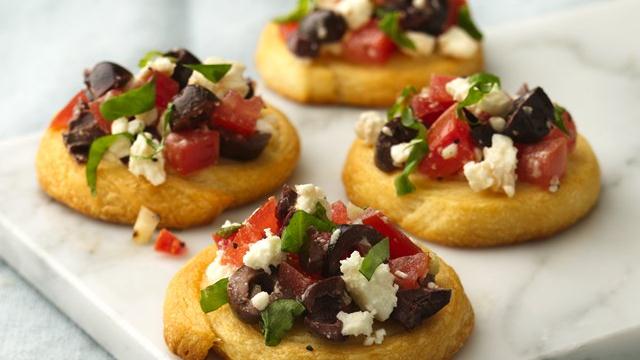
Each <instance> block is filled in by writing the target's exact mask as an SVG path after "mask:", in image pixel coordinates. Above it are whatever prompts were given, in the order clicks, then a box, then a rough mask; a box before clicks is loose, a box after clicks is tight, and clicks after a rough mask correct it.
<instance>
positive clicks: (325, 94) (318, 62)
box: [256, 23, 484, 106]
mask: <svg viewBox="0 0 640 360" xmlns="http://www.w3.org/2000/svg"><path fill="white" fill-rule="evenodd" d="M256 64H257V66H258V70H259V71H260V75H261V76H262V79H263V80H264V82H265V83H266V84H267V86H269V87H270V88H272V89H274V90H275V91H277V92H278V93H280V94H282V95H284V96H286V97H288V98H291V99H293V100H296V101H299V102H304V103H327V104H333V103H338V104H347V105H360V106H388V105H391V104H393V102H394V101H395V99H396V97H397V96H398V94H399V93H400V92H401V91H402V89H403V88H404V87H405V86H407V85H413V86H415V87H416V88H417V89H420V88H422V87H424V86H426V85H428V83H429V79H430V78H431V74H443V75H455V76H466V75H470V74H473V73H476V72H478V71H481V70H482V69H483V68H484V60H483V55H482V51H478V53H477V54H476V56H474V57H473V58H471V59H468V60H459V59H453V58H449V57H445V56H442V55H439V54H434V55H432V56H430V57H415V58H414V57H409V56H406V55H403V54H397V55H394V56H393V58H392V59H391V60H390V61H389V62H388V63H386V64H385V65H383V66H378V65H361V64H353V63H349V62H347V61H344V60H341V59H339V58H336V57H328V56H322V57H320V58H318V59H314V60H313V61H309V60H301V59H299V58H297V57H296V56H294V55H293V54H292V53H291V51H289V49H288V48H287V46H286V44H285V42H284V41H283V40H282V38H281V36H280V34H279V30H278V26H277V25H276V24H274V23H270V24H268V25H267V26H266V27H265V29H264V30H263V32H262V35H261V37H260V41H259V43H258V50H257V53H256Z"/></svg>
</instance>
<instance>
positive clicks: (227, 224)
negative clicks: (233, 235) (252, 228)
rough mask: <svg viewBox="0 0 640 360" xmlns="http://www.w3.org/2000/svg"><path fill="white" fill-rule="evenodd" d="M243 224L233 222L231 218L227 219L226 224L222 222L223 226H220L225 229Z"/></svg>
mask: <svg viewBox="0 0 640 360" xmlns="http://www.w3.org/2000/svg"><path fill="white" fill-rule="evenodd" d="M241 225H242V224H240V223H237V222H231V221H229V220H225V221H224V224H222V226H220V229H222V230H225V229H228V228H232V227H236V226H241Z"/></svg>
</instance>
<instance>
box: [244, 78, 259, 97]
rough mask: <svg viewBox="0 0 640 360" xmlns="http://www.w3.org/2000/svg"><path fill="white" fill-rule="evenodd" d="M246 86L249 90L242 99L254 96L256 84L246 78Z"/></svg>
mask: <svg viewBox="0 0 640 360" xmlns="http://www.w3.org/2000/svg"><path fill="white" fill-rule="evenodd" d="M247 85H248V86H249V90H248V91H247V95H245V96H244V98H245V99H251V98H252V97H253V96H254V95H255V94H256V82H255V81H253V80H251V79H249V78H247Z"/></svg>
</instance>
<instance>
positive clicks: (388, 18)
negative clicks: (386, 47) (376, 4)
mask: <svg viewBox="0 0 640 360" xmlns="http://www.w3.org/2000/svg"><path fill="white" fill-rule="evenodd" d="M378 27H379V28H380V30H382V32H383V33H385V34H387V36H389V37H390V38H391V40H393V42H394V43H396V45H398V46H400V47H403V48H407V49H412V50H415V49H416V44H414V43H413V41H411V39H409V37H408V36H407V34H405V32H404V31H402V29H401V28H400V12H398V11H389V12H385V13H384V14H383V15H382V19H380V21H379V22H378Z"/></svg>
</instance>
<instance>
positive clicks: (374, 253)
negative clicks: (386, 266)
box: [360, 238, 389, 280]
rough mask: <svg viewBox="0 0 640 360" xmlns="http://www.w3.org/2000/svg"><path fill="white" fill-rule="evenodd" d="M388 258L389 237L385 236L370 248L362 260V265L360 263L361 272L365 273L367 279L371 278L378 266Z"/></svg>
mask: <svg viewBox="0 0 640 360" xmlns="http://www.w3.org/2000/svg"><path fill="white" fill-rule="evenodd" d="M387 260H389V239H388V238H384V239H382V241H380V242H379V243H377V244H375V245H374V246H373V247H372V248H371V249H369V252H368V253H367V256H365V257H364V259H363V260H362V265H360V274H362V275H364V277H366V278H367V280H371V277H372V276H373V273H375V272H376V269H377V268H378V266H380V264H382V263H383V262H385V261H387Z"/></svg>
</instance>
